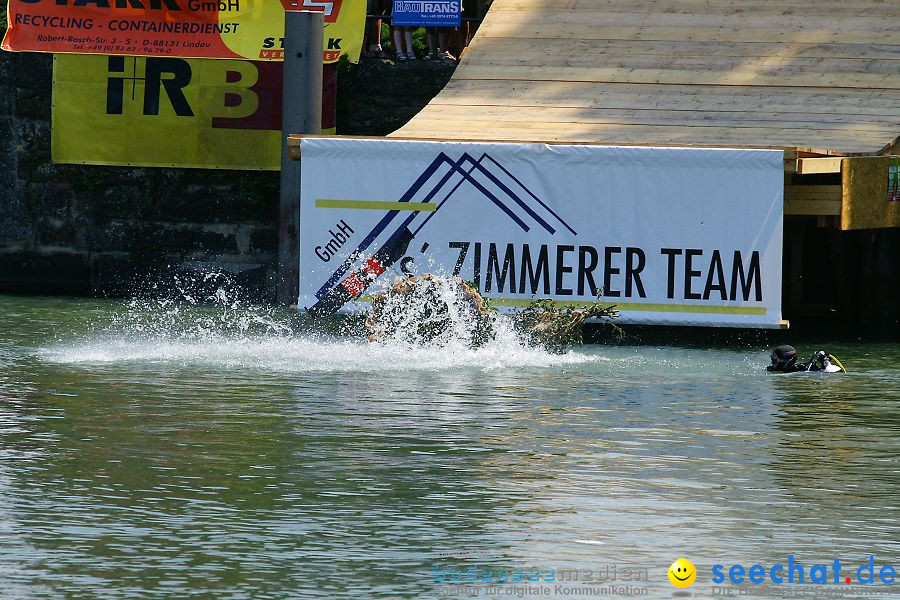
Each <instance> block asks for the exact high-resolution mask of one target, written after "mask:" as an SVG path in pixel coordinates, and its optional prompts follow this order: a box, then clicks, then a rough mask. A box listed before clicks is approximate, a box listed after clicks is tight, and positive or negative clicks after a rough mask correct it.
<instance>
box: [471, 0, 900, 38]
mask: <svg viewBox="0 0 900 600" xmlns="http://www.w3.org/2000/svg"><path fill="white" fill-rule="evenodd" d="M777 1H778V0H773V2H777ZM502 6H503V5H502V3H501V4H500V5H498V7H497V8H496V9H493V7H492V10H491V11H490V13H489V14H490V17H488V19H489V21H487V23H488V29H489V31H492V32H493V33H494V35H495V36H497V34H498V32H501V31H505V30H506V29H505V27H504V26H505V25H509V24H510V23H515V24H517V25H519V24H522V23H529V22H533V21H534V17H535V16H536V14H537V16H539V17H540V20H541V22H542V24H545V25H560V26H576V27H584V26H585V25H586V24H588V23H590V24H593V25H603V26H620V27H653V28H683V29H689V30H690V29H730V28H739V27H743V28H746V29H756V30H766V31H772V32H776V33H781V32H785V31H790V32H794V33H804V32H807V33H808V32H816V33H819V34H821V33H850V32H869V33H893V34H894V37H893V38H886V39H887V41H886V42H885V43H893V44H895V43H896V33H897V29H896V23H892V22H890V20H886V19H885V18H884V17H885V16H886V15H887V16H890V13H884V14H880V15H875V16H857V15H835V14H822V15H815V16H810V15H804V14H799V15H798V14H772V13H768V14H767V13H761V12H755V11H747V12H741V13H731V14H726V13H722V12H716V11H715V10H693V11H685V12H680V13H679V12H665V11H660V12H654V13H647V12H646V11H628V10H623V7H625V6H627V4H626V3H625V2H622V3H621V4H620V9H619V10H602V9H600V10H593V9H575V10H573V9H569V10H547V11H541V12H539V13H530V12H528V11H522V10H507V11H504V10H502ZM896 14H897V15H898V16H900V11H897V13H896ZM561 33H563V32H557V36H558V35H559V34H561ZM549 37H556V36H549ZM579 38H580V36H579ZM689 39H690V38H689ZM759 41H766V40H764V39H762V40H759ZM770 41H771V40H770ZM797 41H801V42H802V41H808V40H803V39H802V38H801V39H797ZM816 41H820V40H816ZM848 42H849V40H844V43H848ZM872 42H873V40H872V39H869V40H863V41H862V43H872Z"/></svg>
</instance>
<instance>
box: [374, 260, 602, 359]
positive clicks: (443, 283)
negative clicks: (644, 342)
mask: <svg viewBox="0 0 900 600" xmlns="http://www.w3.org/2000/svg"><path fill="white" fill-rule="evenodd" d="M371 302H372V304H371V308H370V309H369V311H368V314H367V316H366V330H367V333H368V340H369V341H370V342H379V341H384V340H392V341H401V342H406V343H412V344H429V345H445V344H447V343H450V342H451V341H454V340H457V341H461V342H464V343H465V344H466V345H469V346H471V347H473V348H478V347H480V346H483V345H485V344H486V343H488V342H489V341H490V340H492V339H494V338H495V337H496V335H497V333H498V330H499V329H501V328H512V329H513V330H514V331H515V333H516V334H517V335H518V337H519V339H521V340H522V341H523V342H524V343H525V344H528V345H532V346H541V347H544V348H546V349H547V350H550V351H553V352H562V351H564V350H565V349H566V348H568V347H569V346H572V345H577V344H581V343H582V341H583V337H582V336H583V326H584V323H585V321H586V320H587V319H589V318H596V319H600V320H602V321H604V322H606V323H607V324H609V325H610V326H611V327H613V329H614V331H616V332H619V329H618V327H616V326H615V325H613V324H612V323H611V322H610V319H613V318H615V317H617V316H618V314H619V313H618V311H617V310H616V308H615V306H604V305H602V304H601V303H600V302H594V303H593V304H588V305H586V306H581V307H563V306H558V305H556V304H555V303H554V302H553V301H552V300H535V301H533V302H532V303H531V304H529V305H528V306H527V307H526V308H524V309H523V310H521V311H519V312H517V313H514V314H511V315H508V317H507V318H505V319H501V315H499V313H498V312H497V311H496V309H494V308H492V307H491V306H490V301H489V300H486V299H485V298H483V297H482V296H481V294H480V293H479V292H478V290H477V289H476V288H475V286H473V285H472V284H470V283H468V282H466V281H464V280H462V279H460V278H459V277H440V276H437V275H432V274H430V273H426V274H424V275H410V276H405V277H398V278H397V279H395V280H394V283H393V285H391V286H390V287H389V288H387V289H386V290H384V291H382V292H378V293H376V294H373V295H372V299H371Z"/></svg>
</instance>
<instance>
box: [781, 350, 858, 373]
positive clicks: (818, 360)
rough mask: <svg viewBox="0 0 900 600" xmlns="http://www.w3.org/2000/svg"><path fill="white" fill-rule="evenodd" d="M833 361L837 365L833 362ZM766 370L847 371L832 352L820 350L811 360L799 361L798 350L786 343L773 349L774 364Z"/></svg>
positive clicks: (791, 371)
mask: <svg viewBox="0 0 900 600" xmlns="http://www.w3.org/2000/svg"><path fill="white" fill-rule="evenodd" d="M832 361H834V362H836V363H837V365H834V364H832ZM766 371H773V372H778V373H797V372H811V371H826V372H828V373H838V372H846V371H845V369H844V367H843V365H841V363H840V362H838V361H837V359H836V358H834V357H833V356H831V355H830V354H828V353H826V352H824V351H822V350H819V351H818V352H816V353H815V354H814V355H813V357H812V358H811V359H810V360H809V362H805V363H802V362H797V351H796V350H794V347H793V346H788V345H787V344H784V345H782V346H778V347H776V348H775V349H774V350H772V364H771V365H769V366H768V367H766Z"/></svg>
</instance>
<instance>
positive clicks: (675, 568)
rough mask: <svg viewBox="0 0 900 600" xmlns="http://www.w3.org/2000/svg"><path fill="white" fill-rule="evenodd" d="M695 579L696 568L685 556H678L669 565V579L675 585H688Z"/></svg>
mask: <svg viewBox="0 0 900 600" xmlns="http://www.w3.org/2000/svg"><path fill="white" fill-rule="evenodd" d="M695 579H697V569H696V568H695V567H694V565H693V563H691V561H689V560H688V559H686V558H679V559H678V560H676V561H675V562H673V563H672V566H671V567H669V581H671V582H672V585H674V586H675V587H680V588H686V587H689V586H690V585H691V584H692V583H694V580H695Z"/></svg>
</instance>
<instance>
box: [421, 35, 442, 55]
mask: <svg viewBox="0 0 900 600" xmlns="http://www.w3.org/2000/svg"><path fill="white" fill-rule="evenodd" d="M425 31H426V32H427V33H428V54H426V55H425V56H423V57H422V58H423V60H432V59H435V58H438V54H439V53H440V51H441V49H440V46H436V45H435V44H437V40H436V39H435V38H436V37H438V36H439V35H440V34H437V36H436V35H435V34H436V32H437V31H438V28H437V27H426V28H425Z"/></svg>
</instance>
